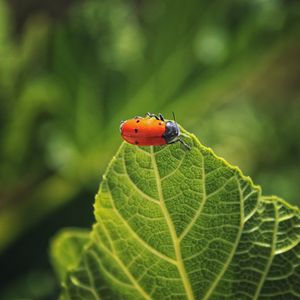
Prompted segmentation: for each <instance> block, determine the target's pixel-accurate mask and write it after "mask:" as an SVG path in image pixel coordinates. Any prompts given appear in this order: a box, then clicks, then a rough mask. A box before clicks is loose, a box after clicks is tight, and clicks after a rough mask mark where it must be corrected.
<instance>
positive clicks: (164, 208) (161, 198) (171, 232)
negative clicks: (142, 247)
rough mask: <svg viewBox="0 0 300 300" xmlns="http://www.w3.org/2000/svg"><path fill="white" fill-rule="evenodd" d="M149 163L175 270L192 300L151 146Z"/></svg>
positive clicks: (178, 243) (188, 281)
mask: <svg viewBox="0 0 300 300" xmlns="http://www.w3.org/2000/svg"><path fill="white" fill-rule="evenodd" d="M151 161H152V165H153V170H154V175H155V180H156V185H157V191H158V196H159V200H160V203H161V209H162V213H163V215H164V217H165V219H166V221H167V225H168V228H169V231H170V234H171V238H172V241H173V245H174V250H175V257H176V262H177V268H178V271H179V274H180V277H181V279H182V282H183V286H184V289H185V291H186V296H187V298H188V299H189V300H194V299H195V297H194V293H193V290H192V286H191V283H190V280H189V278H188V275H187V273H186V270H185V266H184V264H183V259H182V255H181V249H180V241H179V239H178V237H177V234H176V230H175V227H174V224H173V222H172V220H171V217H170V215H169V212H168V209H167V207H166V205H165V201H164V196H163V193H162V187H161V179H160V175H159V171H158V167H157V163H156V159H155V155H154V150H153V146H151Z"/></svg>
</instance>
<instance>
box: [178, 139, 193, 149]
mask: <svg viewBox="0 0 300 300" xmlns="http://www.w3.org/2000/svg"><path fill="white" fill-rule="evenodd" d="M177 141H178V142H179V143H180V144H182V145H183V146H184V147H185V148H187V149H188V150H191V146H190V145H188V144H187V143H186V142H185V141H184V140H183V139H181V138H179V139H178V140H177Z"/></svg>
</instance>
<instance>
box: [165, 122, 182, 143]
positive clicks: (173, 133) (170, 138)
mask: <svg viewBox="0 0 300 300" xmlns="http://www.w3.org/2000/svg"><path fill="white" fill-rule="evenodd" d="M179 135H180V130H179V127H178V125H177V123H176V122H173V121H167V122H166V131H165V133H164V138H165V140H166V142H167V143H168V144H169V143H172V142H174V141H175V140H176V139H177V138H178V136H179Z"/></svg>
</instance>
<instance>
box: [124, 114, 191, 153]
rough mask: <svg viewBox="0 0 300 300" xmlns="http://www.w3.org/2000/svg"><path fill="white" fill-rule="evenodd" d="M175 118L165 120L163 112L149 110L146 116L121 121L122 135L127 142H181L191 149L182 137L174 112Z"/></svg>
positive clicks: (155, 143)
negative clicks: (150, 111)
mask: <svg viewBox="0 0 300 300" xmlns="http://www.w3.org/2000/svg"><path fill="white" fill-rule="evenodd" d="M173 118H174V121H165V119H164V117H163V115H162V114H161V113H159V114H158V115H155V114H151V113H149V112H148V113H146V115H145V117H139V116H136V117H134V118H133V119H129V120H127V121H121V124H120V132H121V136H122V138H123V139H124V140H125V141H126V142H127V143H129V144H133V145H139V146H161V145H166V144H173V143H176V142H180V143H181V144H182V145H184V146H185V147H186V148H187V149H190V146H189V145H188V144H187V143H185V142H184V141H183V140H182V139H181V137H180V135H181V133H180V129H179V126H178V125H177V123H176V120H175V115H174V113H173Z"/></svg>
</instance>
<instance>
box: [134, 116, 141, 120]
mask: <svg viewBox="0 0 300 300" xmlns="http://www.w3.org/2000/svg"><path fill="white" fill-rule="evenodd" d="M134 119H143V117H140V116H135V117H134Z"/></svg>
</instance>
